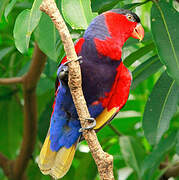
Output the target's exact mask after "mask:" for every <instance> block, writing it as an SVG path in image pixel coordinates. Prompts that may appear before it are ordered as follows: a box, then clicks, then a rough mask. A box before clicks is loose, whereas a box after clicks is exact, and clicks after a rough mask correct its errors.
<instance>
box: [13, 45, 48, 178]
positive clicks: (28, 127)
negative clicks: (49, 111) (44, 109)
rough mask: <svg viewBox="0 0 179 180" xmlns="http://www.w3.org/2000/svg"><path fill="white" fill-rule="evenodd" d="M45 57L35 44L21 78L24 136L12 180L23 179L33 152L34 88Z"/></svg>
mask: <svg viewBox="0 0 179 180" xmlns="http://www.w3.org/2000/svg"><path fill="white" fill-rule="evenodd" d="M45 62H46V55H45V54H44V53H43V52H42V51H41V50H40V49H39V47H38V45H37V44H35V48H34V55H33V58H32V63H31V66H30V69H29V71H28V72H27V73H26V74H25V75H24V76H23V92H24V118H25V119H24V134H23V141H22V145H21V150H20V153H19V155H18V157H17V159H16V160H15V163H14V166H13V179H15V180H20V179H24V176H23V174H24V171H25V169H26V167H27V164H28V161H29V159H30V157H31V155H32V152H33V150H34V145H35V140H36V131H37V103H36V86H37V82H38V80H39V78H40V74H41V73H42V70H43V68H44V66H45Z"/></svg>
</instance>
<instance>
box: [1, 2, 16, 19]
mask: <svg viewBox="0 0 179 180" xmlns="http://www.w3.org/2000/svg"><path fill="white" fill-rule="evenodd" d="M16 2H17V0H12V1H11V2H10V3H9V4H8V5H7V6H6V9H5V12H4V16H5V18H6V21H7V16H8V15H9V13H10V12H11V11H12V9H13V8H14V6H15V4H16Z"/></svg>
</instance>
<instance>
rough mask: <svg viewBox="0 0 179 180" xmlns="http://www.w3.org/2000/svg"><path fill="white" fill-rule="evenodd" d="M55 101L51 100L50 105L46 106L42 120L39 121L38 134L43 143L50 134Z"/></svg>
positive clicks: (41, 116) (41, 115)
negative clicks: (48, 133)
mask: <svg viewBox="0 0 179 180" xmlns="http://www.w3.org/2000/svg"><path fill="white" fill-rule="evenodd" d="M53 101H54V100H51V101H50V102H49V103H47V104H46V106H45V109H44V110H43V111H42V113H41V114H40V118H39V121H38V131H37V134H38V137H39V139H40V141H41V142H42V143H43V142H44V140H45V137H46V135H47V132H48V129H49V126H50V117H51V113H52V105H53Z"/></svg>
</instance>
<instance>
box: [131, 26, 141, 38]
mask: <svg viewBox="0 0 179 180" xmlns="http://www.w3.org/2000/svg"><path fill="white" fill-rule="evenodd" d="M131 36H132V37H133V38H136V39H139V40H140V41H142V39H143V38H144V28H143V27H142V25H141V24H140V23H138V24H137V26H136V27H135V28H134V31H133V32H132V34H131Z"/></svg>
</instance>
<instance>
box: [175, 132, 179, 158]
mask: <svg viewBox="0 0 179 180" xmlns="http://www.w3.org/2000/svg"><path fill="white" fill-rule="evenodd" d="M176 153H177V154H178V155H179V133H178V134H177V144H176Z"/></svg>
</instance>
